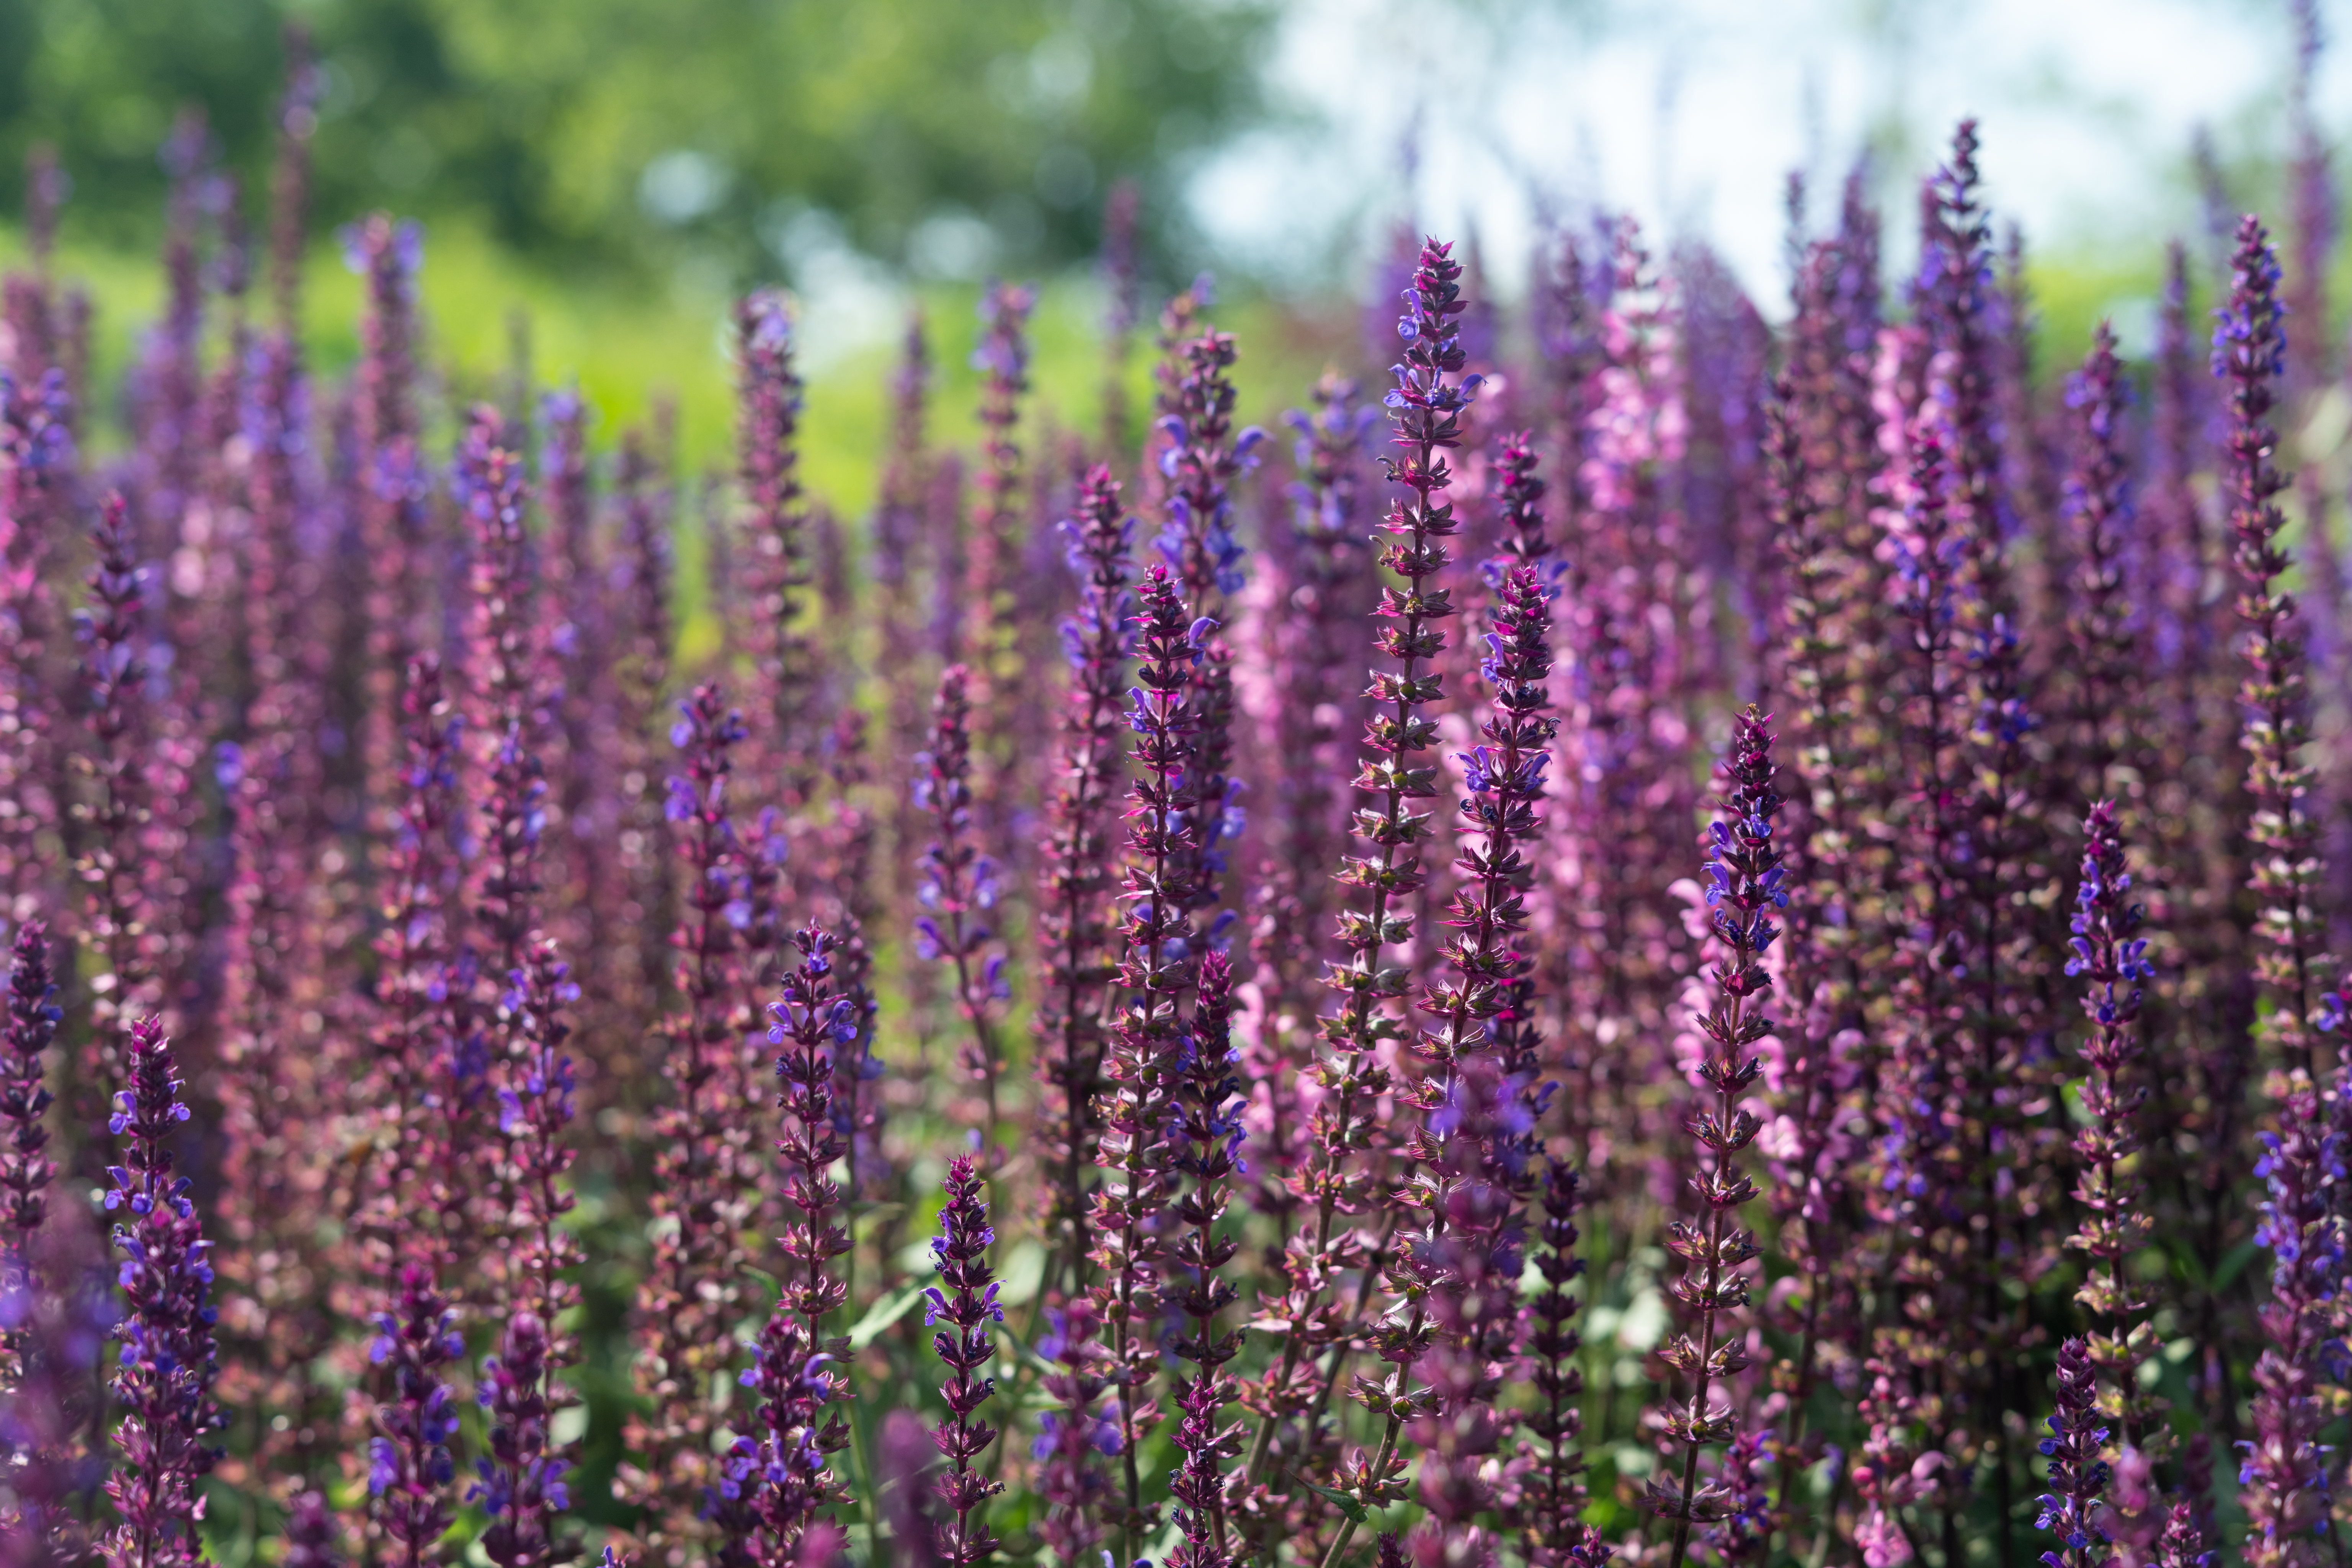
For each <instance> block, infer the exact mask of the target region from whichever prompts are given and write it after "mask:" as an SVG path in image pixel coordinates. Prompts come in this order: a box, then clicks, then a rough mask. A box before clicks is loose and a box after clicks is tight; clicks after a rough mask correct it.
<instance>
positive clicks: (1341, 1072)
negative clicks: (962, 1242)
mask: <svg viewBox="0 0 2352 1568" xmlns="http://www.w3.org/2000/svg"><path fill="white" fill-rule="evenodd" d="M1452 251H1453V247H1452V246H1451V245H1441V244H1440V243H1438V242H1437V241H1436V240H1434V239H1432V240H1429V241H1427V242H1425V243H1424V244H1423V247H1422V248H1421V252H1420V255H1419V257H1418V258H1417V261H1416V265H1415V267H1414V270H1413V274H1412V285H1411V287H1409V288H1408V289H1405V291H1404V296H1403V298H1404V301H1405V314H1404V315H1403V317H1402V319H1400V320H1399V321H1398V322H1397V335H1398V336H1399V337H1400V338H1402V340H1403V341H1404V350H1403V357H1402V361H1401V362H1400V363H1397V364H1396V365H1394V366H1392V367H1391V369H1392V371H1393V374H1395V377H1396V384H1395V386H1394V387H1392V388H1391V390H1390V392H1389V394H1388V396H1387V398H1386V400H1385V401H1386V402H1387V405H1388V406H1389V408H1390V410H1391V415H1390V417H1391V421H1392V423H1393V425H1394V431H1395V433H1394V434H1393V435H1392V436H1391V437H1390V443H1391V446H1393V447H1396V448H1397V452H1398V455H1396V456H1392V457H1385V458H1382V459H1381V463H1382V466H1383V467H1384V468H1386V469H1387V472H1388V477H1389V480H1390V482H1391V483H1392V484H1395V485H1397V486H1399V487H1401V488H1402V494H1400V495H1398V496H1397V497H1396V498H1395V499H1394V500H1393V501H1392V502H1391V505H1390V508H1389V510H1388V514H1387V516H1386V517H1385V518H1384V519H1383V520H1382V521H1381V527H1382V528H1384V529H1385V530H1386V531H1388V533H1389V534H1390V535H1391V540H1390V542H1389V543H1387V544H1385V545H1383V546H1382V547H1381V552H1380V558H1379V559H1380V563H1381V566H1383V567H1385V568H1387V569H1388V570H1389V571H1390V572H1391V573H1393V574H1396V575H1397V576H1399V577H1401V578H1402V579H1403V580H1404V581H1403V585H1402V587H1400V586H1398V585H1397V584H1392V583H1391V584H1384V585H1383V586H1382V587H1381V603H1380V606H1379V608H1377V609H1376V610H1375V611H1374V612H1373V614H1374V615H1375V616H1379V617H1381V619H1383V620H1385V621H1387V622H1389V623H1390V624H1388V625H1385V626H1381V629H1380V630H1379V632H1378V633H1377V634H1376V635H1375V637H1374V639H1373V640H1374V646H1375V647H1377V648H1378V649H1379V651H1380V653H1381V657H1382V658H1386V659H1387V660H1389V661H1390V662H1391V665H1392V667H1393V668H1387V669H1375V670H1374V671H1373V674H1372V681H1371V685H1370V689H1368V691H1367V692H1366V695H1367V697H1369V698H1370V700H1371V702H1372V703H1373V717H1372V719H1371V721H1370V723H1368V724H1367V725H1366V727H1365V733H1364V744H1365V746H1366V747H1367V749H1368V752H1369V754H1368V755H1366V756H1365V757H1364V759H1363V765H1362V767H1361V769H1360V771H1359V772H1358V773H1357V775H1356V779H1355V785H1356V788H1357V789H1358V790H1359V791H1361V792H1364V793H1365V794H1367V795H1370V797H1371V798H1370V802H1369V803H1367V804H1364V805H1359V806H1358V808H1357V810H1356V814H1355V821H1354V824H1353V827H1354V831H1355V834H1356V836H1357V837H1360V838H1362V839H1364V840H1365V841H1366V842H1367V844H1368V845H1370V847H1371V849H1372V850H1373V851H1374V853H1371V854H1367V855H1362V856H1354V855H1350V856H1346V857H1343V858H1342V860H1341V864H1340V869H1339V881H1340V883H1341V884H1342V885H1343V886H1345V887H1347V888H1349V889H1353V891H1354V895H1355V898H1356V900H1357V901H1358V902H1357V907H1355V908H1351V909H1348V910H1343V911H1342V912H1341V913H1340V916H1339V937H1340V941H1341V942H1342V944H1343V945H1344V946H1345V947H1346V948H1347V950H1348V957H1347V959H1346V960H1345V962H1343V963H1335V964H1333V965H1332V966H1331V970H1330V973H1329V975H1328V982H1327V983H1328V984H1329V985H1330V986H1331V988H1332V989H1333V990H1335V991H1338V992H1339V993H1340V994H1341V996H1342V998H1343V1000H1342V1001H1341V1003H1340V1005H1339V1011H1337V1012H1336V1013H1331V1014H1327V1015H1326V1016H1324V1018H1323V1019H1322V1023H1321V1027H1322V1032H1323V1038H1324V1040H1325V1042H1326V1043H1327V1044H1328V1046H1329V1047H1331V1050H1332V1053H1333V1055H1332V1059H1331V1060H1330V1061H1328V1062H1327V1063H1325V1064H1323V1065H1322V1066H1321V1067H1319V1068H1318V1079H1319V1080H1320V1081H1322V1082H1323V1083H1324V1084H1325V1085H1326V1086H1327V1087H1326V1091H1325V1092H1326V1096H1327V1108H1326V1109H1325V1110H1321V1111H1318V1117H1319V1116H1322V1115H1329V1116H1331V1117H1333V1118H1334V1119H1335V1121H1336V1125H1335V1128H1334V1131H1333V1132H1332V1133H1331V1134H1330V1135H1328V1136H1325V1135H1322V1134H1319V1133H1318V1143H1320V1144H1321V1145H1322V1146H1323V1149H1324V1151H1325V1152H1324V1153H1323V1154H1322V1156H1321V1158H1320V1160H1319V1162H1318V1164H1319V1168H1318V1170H1317V1171H1316V1172H1315V1173H1314V1178H1313V1179H1314V1181H1315V1184H1316V1186H1317V1188H1318V1203H1317V1205H1316V1230H1315V1238H1316V1248H1317V1250H1318V1252H1321V1251H1323V1250H1325V1249H1327V1248H1328V1247H1329V1246H1330V1238H1331V1229H1332V1226H1333V1223H1334V1221H1335V1219H1336V1218H1337V1216H1338V1215H1339V1214H1340V1213H1341V1212H1342V1210H1343V1205H1346V1206H1349V1207H1352V1206H1353V1205H1355V1204H1357V1203H1360V1202H1361V1201H1362V1195H1361V1194H1362V1187H1361V1185H1360V1184H1361V1182H1362V1180H1363V1178H1362V1175H1361V1174H1360V1173H1350V1172H1348V1171H1347V1170H1346V1169H1345V1167H1346V1165H1347V1163H1349V1162H1348V1161H1347V1159H1346V1158H1345V1156H1346V1155H1347V1153H1349V1152H1351V1151H1368V1150H1369V1149H1370V1147H1371V1144H1372V1141H1373V1138H1374V1136H1375V1133H1374V1130H1373V1128H1372V1126H1371V1125H1370V1121H1369V1119H1368V1118H1366V1117H1365V1108H1366V1106H1367V1104H1368V1102H1369V1101H1370V1100H1371V1099H1373V1098H1374V1097H1375V1096H1377V1095H1378V1094H1379V1093H1381V1088H1382V1087H1384V1086H1382V1085H1381V1084H1380V1083H1378V1082H1377V1081H1376V1080H1375V1079H1374V1077H1373V1075H1374V1074H1375V1073H1378V1072H1379V1071H1380V1070H1381V1069H1380V1067H1379V1063H1378V1059H1377V1058H1378V1055H1379V1052H1380V1050H1381V1047H1382V1044H1383V1042H1386V1041H1391V1040H1397V1039H1400V1038H1402V1037H1403V1035H1404V1034H1405V1032H1406V1031H1405V1024H1404V1021H1403V1020H1402V1018H1400V1017H1399V1016H1396V1013H1395V1012H1394V1011H1392V1009H1391V1003H1392V1002H1393V1001H1394V1000H1395V999H1396V998H1399V997H1402V995H1403V994H1404V993H1405V988H1406V981H1407V973H1406V971H1405V969H1404V968H1403V967H1402V966H1401V965H1395V964H1390V963H1384V962H1382V954H1383V950H1384V949H1386V948H1388V947H1390V946H1392V945H1397V944H1402V943H1405V942H1411V941H1412V934H1413V932H1412V924H1413V920H1412V913H1411V909H1412V905H1411V903H1410V901H1409V900H1411V899H1412V895H1413V894H1415V893H1417V892H1419V891H1420V890H1421V888H1422V886H1423V882H1424V880H1425V878H1424V876H1423V872H1422V868H1421V861H1420V855H1419V851H1418V846H1419V844H1420V842H1421V840H1422V839H1423V837H1425V836H1426V834H1427V832H1428V828H1429V815H1428V813H1426V812H1422V811H1416V810H1414V809H1412V803H1413V802H1415V801H1421V800H1426V799H1428V798H1430V797H1431V796H1433V795H1435V794H1436V793H1437V770H1436V769H1435V768H1433V767H1430V766H1427V765H1425V764H1422V763H1417V762H1416V761H1415V759H1416V758H1417V757H1418V756H1419V755H1420V754H1421V753H1422V752H1426V751H1427V750H1428V749H1429V747H1430V745H1431V744H1432V743H1433V742H1434V741H1435V740H1436V738H1437V724H1436V721H1434V720H1433V719H1428V718H1425V717H1423V714H1422V710H1423V708H1425V707H1426V706H1427V705H1428V704H1429V703H1431V702H1433V701H1435V700H1437V699H1439V698H1440V697H1442V696H1443V695H1444V683H1443V679H1442V678H1441V677H1440V676H1439V675H1438V674H1437V673H1436V668H1435V663H1436V659H1437V657H1438V655H1439V654H1441V653H1443V652H1444V648H1445V633H1444V628H1443V626H1441V624H1440V623H1442V622H1443V621H1444V619H1445V617H1447V616H1451V615H1452V614H1454V605H1453V592H1452V590H1451V589H1448V588H1444V587H1439V586H1437V585H1436V583H1435V581H1434V580H1435V578H1436V577H1437V575H1438V574H1439V573H1441V572H1442V571H1443V570H1444V567H1445V564H1446V562H1447V553H1446V548H1445V541H1446V540H1447V539H1449V538H1451V537H1452V536H1453V535H1454V533H1455V532H1457V531H1459V526H1460V525H1459V524H1458V523H1457V521H1455V519H1454V507H1453V503H1452V502H1450V501H1448V500H1446V499H1445V495H1444V491H1445V489H1446V487H1447V486H1448V485H1450V484H1452V483H1453V480H1454V471H1453V468H1452V467H1451V465H1449V464H1448V463H1447V461H1446V457H1445V454H1446V453H1447V452H1448V451H1450V450H1452V449H1454V447H1459V446H1460V445H1461V444H1462V416H1463V414H1464V412H1465V410H1466V409H1467V408H1468V407H1469V405H1470V403H1471V400H1472V399H1473V397H1475V395H1476V393H1477V389H1478V378H1477V377H1475V376H1469V377H1464V376H1463V375H1462V368H1463V365H1464V363H1465V359H1466V356H1465V353H1464V351H1463V348H1462V341H1461V336H1460V330H1459V327H1460V323H1459V321H1458V318H1459V317H1460V316H1461V314H1462V312H1463V311H1464V310H1466V309H1467V308H1468V306H1467V304H1466V302H1465V300H1463V298H1462V286H1461V278H1462V267H1461V264H1460V263H1459V262H1457V261H1455V260H1454V258H1453V255H1452ZM1419 1316H1420V1314H1419V1313H1418V1312H1416V1313H1415V1314H1414V1317H1415V1319H1416V1320H1418V1318H1419ZM1421 1331H1423V1330H1421V1328H1420V1326H1419V1324H1418V1322H1416V1324H1415V1325H1414V1328H1413V1332H1414V1333H1416V1334H1417V1333H1419V1332H1421ZM1298 1339H1299V1335H1298V1334H1297V1331H1295V1330H1294V1331H1293V1332H1292V1333H1291V1334H1290V1335H1289V1336H1288V1342H1286V1344H1285V1346H1284V1350H1283V1354H1284V1358H1285V1361H1284V1364H1285V1365H1286V1366H1287V1365H1290V1364H1295V1361H1296V1358H1297V1354H1298V1353H1299V1351H1300V1350H1301V1349H1303V1348H1304V1347H1302V1346H1300V1345H1299V1344H1298V1343H1297V1341H1298ZM1383 1353H1384V1354H1387V1355H1389V1356H1390V1357H1391V1359H1393V1360H1394V1361H1395V1364H1396V1367H1397V1375H1398V1376H1400V1377H1402V1373H1403V1370H1404V1368H1405V1367H1407V1366H1409V1365H1410V1364H1411V1363H1412V1361H1414V1360H1415V1359H1417V1358H1418V1353H1419V1352H1418V1351H1417V1350H1415V1349H1414V1348H1413V1347H1412V1346H1411V1345H1408V1344H1402V1343H1395V1344H1391V1345H1390V1346H1388V1347H1386V1349H1385V1350H1384V1352H1383ZM1374 1387H1377V1385H1374ZM1359 1397H1361V1398H1368V1399H1369V1398H1370V1397H1373V1394H1371V1393H1370V1391H1366V1390H1360V1392H1359ZM1401 1426H1402V1420H1401V1413H1400V1412H1399V1411H1398V1410H1397V1409H1396V1407H1394V1406H1393V1405H1392V1406H1391V1415H1390V1419H1389V1421H1388V1424H1387V1430H1386V1434H1385V1436H1383V1439H1382V1443H1381V1450H1382V1451H1381V1453H1380V1454H1379V1455H1378V1456H1377V1457H1376V1458H1373V1459H1371V1460H1370V1463H1369V1465H1368V1466H1359V1467H1358V1468H1356V1471H1355V1473H1354V1474H1352V1475H1349V1476H1344V1477H1343V1479H1344V1480H1345V1481H1346V1483H1347V1484H1346V1488H1345V1489H1348V1490H1349V1491H1351V1492H1353V1494H1354V1498H1355V1501H1356V1502H1357V1503H1358V1504H1360V1505H1361V1506H1363V1507H1368V1508H1369V1507H1372V1506H1377V1505H1379V1504H1381V1503H1384V1502H1386V1501H1388V1500H1391V1498H1392V1497H1394V1496H1395V1495H1398V1494H1399V1492H1400V1491H1401V1489H1402V1485H1403V1481H1402V1468H1403V1457H1402V1455H1399V1454H1397V1453H1396V1452H1395V1447H1396V1436H1397V1433H1398V1432H1399V1431H1400V1429H1401ZM1258 1446H1259V1448H1260V1450H1261V1452H1262V1451H1263V1450H1264V1449H1265V1447H1266V1436H1265V1428H1261V1436H1260V1438H1259V1442H1258ZM1354 1533H1355V1521H1354V1520H1353V1519H1352V1518H1351V1519H1349V1521H1347V1522H1346V1523H1345V1524H1343V1525H1342V1526H1341V1527H1340V1528H1339V1531H1338V1533H1337V1534H1336V1535H1335V1536H1334V1537H1333V1539H1332V1542H1331V1546H1330V1548H1329V1549H1328V1551H1327V1552H1325V1554H1324V1561H1325V1562H1326V1563H1334V1564H1336V1563H1339V1561H1340V1560H1341V1558H1342V1556H1343V1555H1344V1553H1345V1552H1346V1550H1347V1544H1348V1542H1349V1540H1351V1539H1352V1538H1353V1536H1354Z"/></svg>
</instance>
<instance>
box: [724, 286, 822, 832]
mask: <svg viewBox="0 0 2352 1568" xmlns="http://www.w3.org/2000/svg"><path fill="white" fill-rule="evenodd" d="M735 353H736V374H737V377H738V378H739V381H740V387H739V391H738V398H739V402H740V408H741V413H740V416H739V424H740V427H739V429H738V432H737V437H736V439H737V445H738V447H739V450H738V454H737V458H736V479H737V482H738V483H739V484H740V486H741V488H742V492H743V500H744V504H745V505H746V506H747V507H748V508H749V511H750V515H749V516H748V517H747V519H746V520H745V531H746V533H747V535H748V537H747V538H746V540H745V544H746V545H747V546H748V548H749V559H748V560H747V561H746V562H745V563H744V570H743V574H742V576H743V591H744V593H745V594H746V595H747V596H748V598H749V601H750V603H749V604H748V605H747V606H746V614H747V616H749V624H748V625H747V626H743V627H742V628H740V630H741V636H742V640H743V646H744V648H745V651H747V652H748V653H749V654H750V655H751V662H752V666H753V668H754V671H755V684H754V687H753V691H754V699H753V700H754V704H755V707H754V711H756V712H757V713H758V714H759V717H760V723H759V725H758V727H757V733H758V734H759V735H760V736H761V742H760V745H761V749H762V752H764V753H767V754H768V755H766V756H763V759H762V760H763V763H765V764H766V765H763V766H762V768H761V773H762V774H763V775H768V776H773V777H775V778H776V781H777V782H776V785H775V789H776V798H775V799H774V800H772V801H765V800H763V801H762V802H761V804H772V805H776V806H778V807H779V808H781V809H782V811H784V812H785V813H787V814H790V813H793V812H795V811H798V810H799V809H800V808H801V806H802V805H803V803H804V802H805V801H806V800H807V799H808V796H809V794H810V792H811V791H812V790H813V789H814V786H815V784H816V776H815V771H814V770H815V766H816V751H817V744H816V743H817V739H818V737H817V735H816V734H815V733H814V732H809V731H808V728H807V727H808V724H809V713H808V710H809V708H810V706H811V704H810V701H809V698H810V694H811V692H812V690H813V689H814V680H815V679H816V668H815V660H816V655H815V651H814V648H813V647H812V646H811V644H810V643H809V640H808V638H807V637H805V636H804V635H803V633H802V632H801V630H800V629H799V622H800V618H801V606H802V595H803V594H804V593H805V592H806V591H807V588H808V585H809V571H808V540H807V537H806V534H807V530H808V507H807V503H806V500H805V498H804V497H803V494H802V491H801V482H800V445H799V439H800V416H801V379H800V376H799V374H797V373H796V372H795V371H794V369H793V319H792V310H791V307H790V306H789V305H787V304H786V302H785V300H784V297H783V296H782V294H780V293H777V292H775V291H774V290H772V289H762V290H761V291H759V292H757V293H753V294H750V295H747V296H746V297H745V298H744V299H743V300H742V301H741V302H740V304H739V305H737V307H736V310H735Z"/></svg>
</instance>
